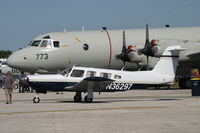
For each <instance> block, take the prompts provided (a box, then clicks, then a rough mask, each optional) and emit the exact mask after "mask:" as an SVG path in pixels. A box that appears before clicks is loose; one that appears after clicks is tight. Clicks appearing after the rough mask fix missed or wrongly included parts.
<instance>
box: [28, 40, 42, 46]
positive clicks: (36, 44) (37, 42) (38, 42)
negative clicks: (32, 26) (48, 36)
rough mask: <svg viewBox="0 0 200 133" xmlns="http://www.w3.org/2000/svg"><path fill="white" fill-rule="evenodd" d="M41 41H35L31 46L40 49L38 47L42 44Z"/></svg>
mask: <svg viewBox="0 0 200 133" xmlns="http://www.w3.org/2000/svg"><path fill="white" fill-rule="evenodd" d="M40 42H41V40H35V41H32V42H31V44H30V46H34V47H38V45H39V44H40Z"/></svg>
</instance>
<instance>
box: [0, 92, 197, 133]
mask: <svg viewBox="0 0 200 133" xmlns="http://www.w3.org/2000/svg"><path fill="white" fill-rule="evenodd" d="M84 95H85V94H83V97H84ZM39 96H40V99H41V102H40V103H38V104H34V103H33V102H32V98H33V97H34V94H33V93H20V94H19V93H18V92H17V90H16V91H15V92H14V94H13V104H5V100H4V99H5V96H4V91H3V90H0V133H199V132H200V97H198V96H197V97H192V96H191V90H189V89H186V90H185V89H184V90H178V89H172V90H167V89H164V90H132V91H127V92H116V93H102V94H101V95H99V94H98V93H95V99H94V102H93V103H84V102H82V103H74V102H73V96H74V93H71V92H64V94H56V93H54V92H50V93H48V94H47V95H42V94H41V95H39Z"/></svg>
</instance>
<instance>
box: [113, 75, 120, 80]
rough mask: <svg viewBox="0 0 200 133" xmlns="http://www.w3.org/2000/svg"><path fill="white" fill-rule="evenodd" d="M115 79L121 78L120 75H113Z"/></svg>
mask: <svg viewBox="0 0 200 133" xmlns="http://www.w3.org/2000/svg"><path fill="white" fill-rule="evenodd" d="M114 78H115V79H121V78H122V77H121V76H119V75H115V77H114Z"/></svg>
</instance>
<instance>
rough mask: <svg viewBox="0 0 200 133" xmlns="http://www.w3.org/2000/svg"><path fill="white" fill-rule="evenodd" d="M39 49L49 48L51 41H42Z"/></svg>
mask: <svg viewBox="0 0 200 133" xmlns="http://www.w3.org/2000/svg"><path fill="white" fill-rule="evenodd" d="M40 47H47V48H51V41H50V40H43V41H42V43H41V44H40Z"/></svg>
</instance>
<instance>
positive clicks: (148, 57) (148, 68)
mask: <svg viewBox="0 0 200 133" xmlns="http://www.w3.org/2000/svg"><path fill="white" fill-rule="evenodd" d="M148 70H149V56H148V55H147V71H148Z"/></svg>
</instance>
